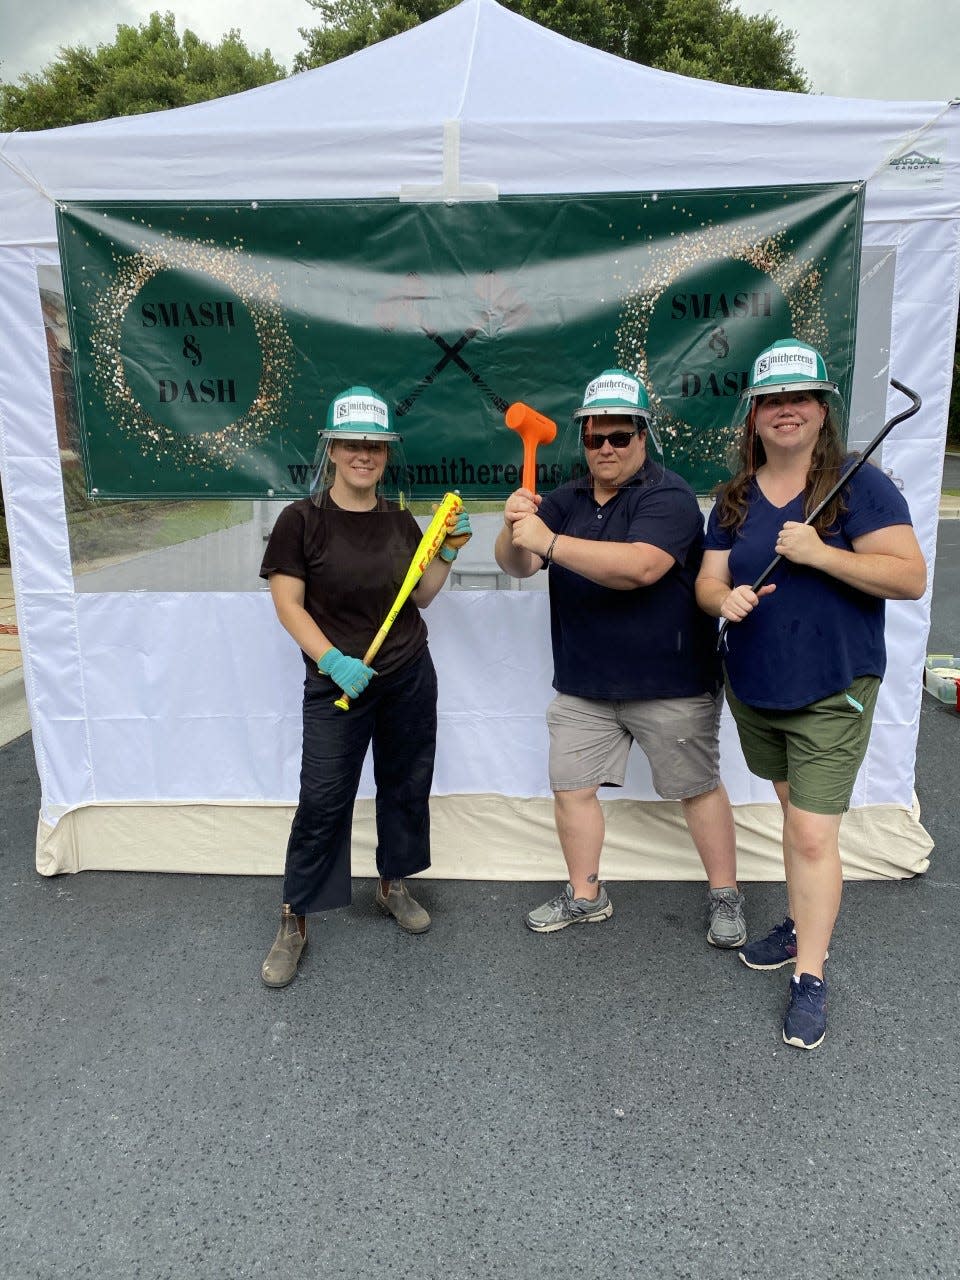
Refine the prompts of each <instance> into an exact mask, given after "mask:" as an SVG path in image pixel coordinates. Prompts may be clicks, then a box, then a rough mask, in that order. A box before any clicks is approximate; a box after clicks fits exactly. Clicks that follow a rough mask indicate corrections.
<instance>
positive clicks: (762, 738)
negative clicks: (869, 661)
mask: <svg viewBox="0 0 960 1280" xmlns="http://www.w3.org/2000/svg"><path fill="white" fill-rule="evenodd" d="M879 688H880V678H879V677H878V676H859V677H858V678H857V679H856V680H854V682H853V684H851V686H850V688H849V689H842V690H841V691H840V693H832V694H831V695H830V696H829V698H821V699H820V701H819V702H811V703H810V705H809V706H808V707H798V708H797V709H796V710H795V711H771V710H769V708H766V707H748V706H747V704H746V703H744V702H741V701H740V699H739V698H738V697H737V696H736V694H735V693H734V692H733V691H732V689H731V688H730V686H729V685H727V701H728V702H729V704H730V710H731V711H732V712H733V718H734V720H736V722H737V730H738V732H739V734H740V746H741V747H742V748H743V755H744V759H745V760H746V762H747V767H748V768H749V770H750V772H751V773H754V774H756V776H757V777H758V778H768V779H769V780H770V781H771V782H788V783H789V784H790V803H791V804H794V805H796V806H797V808H798V809H805V810H807V812H808V813H825V814H836V813H845V812H846V811H847V809H848V808H849V807H850V796H851V794H852V792H853V784H854V783H855V782H856V780H857V772H858V770H859V768H860V766H861V764H862V763H863V757H864V756H865V755H866V753H867V744H868V743H869V741H870V728H871V726H872V724H873V711H874V707H875V706H876V705H877V690H878V689H879Z"/></svg>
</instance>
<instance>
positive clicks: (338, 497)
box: [310, 431, 412, 511]
mask: <svg viewBox="0 0 960 1280" xmlns="http://www.w3.org/2000/svg"><path fill="white" fill-rule="evenodd" d="M410 477H411V472H410V469H409V467H408V466H407V460H406V457H405V456H404V452H403V441H402V440H401V438H400V436H399V435H396V434H395V433H393V432H390V433H387V432H368V433H364V432H362V431H328V432H324V433H323V434H322V435H321V437H320V440H319V441H318V443H317V452H316V455H315V456H314V460H313V482H312V484H311V486H310V499H311V501H312V502H313V504H314V506H316V507H320V508H321V509H323V508H327V509H332V510H347V511H402V510H404V509H406V508H407V507H409V506H410V503H411V501H412V484H411V481H410Z"/></svg>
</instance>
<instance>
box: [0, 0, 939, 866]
mask: <svg viewBox="0 0 960 1280" xmlns="http://www.w3.org/2000/svg"><path fill="white" fill-rule="evenodd" d="M832 182H842V183H846V182H850V183H854V184H855V183H860V182H863V183H865V184H866V199H865V221H864V232H863V249H864V252H863V266H864V269H863V274H862V279H861V298H860V317H861V319H860V324H859V327H858V341H857V366H856V376H855V389H854V403H853V406H852V414H851V418H852V423H853V427H852V440H853V442H854V443H857V442H862V440H864V439H866V438H869V437H870V436H872V435H873V434H874V433H875V431H876V429H877V427H878V425H879V419H881V418H883V417H885V416H888V415H889V414H890V413H893V412H896V411H898V410H899V409H900V408H902V407H903V402H902V401H901V400H900V399H899V398H898V397H897V396H896V394H895V393H894V392H889V403H888V402H887V399H886V396H885V390H884V389H885V388H886V387H887V382H888V378H889V375H890V373H891V372H893V373H894V375H895V376H897V377H899V378H900V379H901V380H902V381H905V382H908V383H909V384H910V385H911V386H914V387H916V388H917V389H918V390H919V391H920V393H921V395H922V396H923V409H922V411H921V413H920V414H919V415H918V416H917V417H916V418H914V419H912V420H911V422H910V424H909V428H908V429H905V430H904V431H903V432H894V433H892V435H891V436H890V437H889V438H888V440H887V442H886V443H885V445H884V450H883V465H884V467H885V468H886V469H888V470H890V471H891V472H892V473H893V474H894V475H896V476H897V477H898V478H900V479H902V482H903V486H904V492H905V494H906V496H907V498H908V501H909V503H910V507H911V511H912V513H913V517H914V521H915V524H916V528H917V532H918V535H919V538H920V541H921V545H922V546H923V548H924V550H925V552H926V554H927V558H928V562H929V563H930V565H931V566H932V564H933V552H934V546H935V540H936V528H937V511H938V501H939V489H940V474H941V459H942V455H943V444H944V437H945V431H946V417H947V408H948V402H949V394H950V381H951V370H952V361H953V346H954V337H955V326H956V316H957V301H958V291H960V113H958V110H957V105H956V104H942V103H930V102H880V101H859V100H858V101H847V100H841V99H834V98H826V97H812V96H804V95H795V94H782V93H771V92H766V91H760V90H747V89H738V88H731V87H729V86H724V85H718V84H712V83H707V82H703V81H698V80H687V79H684V78H681V77H677V76H673V75H669V74H666V73H663V72H658V71H653V70H650V69H649V68H646V67H642V66H638V65H636V64H633V63H629V62H626V61H623V60H621V59H618V58H615V57H611V56H609V55H607V54H602V53H598V52H596V51H594V50H592V49H589V48H586V47H583V46H581V45H578V44H575V43H573V42H571V41H569V40H566V39H564V38H562V37H560V36H557V35H555V34H553V33H551V32H549V31H546V30H544V29H542V28H540V27H538V26H536V25H535V24H533V23H530V22H528V21H527V20H525V19H523V18H520V17H518V16H516V15H515V14H513V13H511V12H509V11H508V10H505V9H503V8H501V7H500V6H499V5H497V4H496V3H495V0H464V3H462V4H460V5H459V6H458V7H457V8H455V9H452V10H450V11H449V12H447V13H445V14H443V15H442V16H441V17H439V18H436V19H434V20H433V21H431V22H429V23H426V24H424V25H423V26H421V27H418V28H416V29H415V30H413V31H410V32H407V33H405V34H403V35H401V36H397V37H395V38H394V39H392V40H389V41H386V42H384V43H383V44H380V45H376V46H374V47H372V48H370V49H367V50H364V51H362V52H361V53H358V54H355V55H354V56H352V57H350V58H346V59H344V60H342V61H341V62H338V63H335V64H333V65H331V66H328V67H324V68H321V69H319V70H317V71H312V72H307V73H304V74H302V75H298V76H294V77H292V78H290V79H289V80H286V81H282V82H280V83H278V84H274V85H269V86H266V87H264V88H261V89H256V90H252V91H250V92H248V93H244V94H240V95H237V96H236V97H233V98H228V99H221V100H218V101H214V102H208V103H203V104H200V105H198V106H196V107H190V108H184V109H181V110H177V111H169V112H162V113H156V114H151V115H144V116H137V117H130V118H125V119H118V120H110V121H104V122H101V123H98V124H92V125H84V126H77V127H74V128H69V129H58V130H50V131H48V132H44V133H37V134H13V135H7V136H5V137H3V138H2V139H0V266H2V270H0V332H2V335H3V341H2V343H0V468H2V477H3V487H4V495H5V500H6V511H7V521H8V525H9V529H10V534H11V544H12V554H13V570H14V580H15V591H16V597H17V604H18V621H19V625H20V631H21V644H22V650H23V658H24V676H25V683H26V689H27V696H28V702H29V707H30V715H31V724H32V729H33V741H34V746H35V751H36V757H37V765H38V770H39V774H40V780H41V785H42V810H41V815H40V823H39V828H38V841H37V861H38V867H39V869H40V870H41V871H43V872H45V873H50V874H52V873H54V872H58V871H70V870H79V869H82V868H129V869H134V868H144V869H153V870H161V869H167V870H183V871H217V872H235V873H249V872H278V871H279V870H280V868H281V865H282V856H283V848H284V844H285V837H286V830H287V826H288V823H289V817H290V814H291V810H292V804H293V802H294V800H295V795H296V789H297V769H298V762H299V701H300V684H301V677H302V667H301V665H300V658H299V655H298V654H297V653H296V652H295V651H294V648H293V646H292V644H291V642H290V640H289V638H288V637H287V636H286V635H285V634H284V633H283V632H282V631H281V630H280V628H279V626H278V625H277V624H276V621H275V619H274V617H273V612H272V608H271V605H270V601H269V597H268V596H266V595H265V594H264V593H263V592H257V591H233V590H230V591H210V592H203V591H199V592H198V591H193V592H178V591H165V590H164V591H149V592H147V591H132V592H131V591H102V592H97V591H93V592H91V591H85V592H80V591H78V590H77V589H76V585H75V580H74V575H73V572H72V566H71V558H70V548H69V541H68V534H67V523H66V514H65V506H64V496H63V488H62V479H61V466H60V457H59V452H58V442H57V433H56V427H55V422H54V413H53V402H52V395H51V380H50V370H49V366H48V360H47V346H46V337H45V330H44V324H43V319H42V315H41V306H40V299H39V292H38V269H40V268H44V267H47V266H51V265H55V264H56V263H57V262H58V254H57V244H56V231H55V217H54V213H55V204H56V202H57V201H70V200H95V201H103V200H122V199H130V200H140V201H145V200H177V201H186V200H195V199H234V198H236V199H254V198H259V199H268V198H276V199H312V198H341V197H342V198H356V197H371V196H387V197H391V196H392V197H400V198H401V199H433V200H436V199H449V200H456V199H484V198H495V197H496V195H497V194H502V195H507V194H537V193H578V192H580V193H587V192H592V193H598V192H608V191H609V192H614V191H637V190H647V191H656V190H664V191H676V190H683V189H724V188H730V187H749V186H761V185H762V186H771V185H780V184H783V185H796V184H804V183H832ZM573 394H576V389H574V390H573ZM255 555H256V549H255V548H253V549H251V558H252V559H253V558H254V557H255ZM887 616H888V626H887V634H888V649H889V654H890V663H889V671H888V676H887V679H886V681H885V683H884V686H883V690H882V694H881V700H880V704H879V708H878V712H877V717H876V724H875V729H874V734H873V738H872V742H871V747H870V751H869V754H868V756H867V759H866V761H865V763H864V767H863V769H862V771H861V775H860V778H859V780H858V783H857V788H856V791H855V794H854V808H853V810H852V811H851V813H850V815H848V817H847V819H846V820H845V823H844V836H843V851H844V857H845V866H846V871H847V874H849V875H854V876H857V875H859V876H885V875H894V876H896V875H908V874H912V873H914V872H916V871H919V870H923V869H924V868H925V867H926V865H927V863H926V855H927V853H928V852H929V848H930V841H929V839H928V837H927V836H926V833H925V832H924V831H923V828H922V827H921V826H920V823H919V817H918V813H917V810H916V805H915V799H914V758H915V746H916V736H917V727H918V717H919V703H920V691H921V671H922V667H923V659H924V652H925V642H926V635H927V630H928V622H929V593H928V595H927V597H926V598H925V599H924V600H923V601H920V602H918V603H910V604H906V603H896V604H891V605H888V615H887ZM427 620H428V622H429V625H430V634H431V645H432V648H433V651H434V655H435V659H436V661H437V665H438V668H439V670H440V673H441V700H440V715H441V730H440V743H439V750H438V760H437V771H436V779H435V792H436V796H435V839H434V846H435V854H434V862H435V866H434V873H435V874H439V875H449V876H465V877H480V878H486V877H489V878H499V877H508V876H518V877H526V878H555V877H557V876H558V875H559V874H560V869H561V860H560V856H559V851H558V847H557V845H556V841H555V837H554V834H553V827H552V819H551V807H550V802H549V799H548V795H549V792H548V788H547V781H546V769H545V758H546V736H545V729H544V726H543V712H544V708H545V705H546V702H547V700H548V698H549V696H550V688H549V686H550V677H551V663H550V657H549V642H548V620H547V614H546V601H545V597H544V594H543V593H542V592H540V591H472V592H465V591H445V592H444V593H443V594H442V595H441V596H440V597H439V598H438V600H437V601H436V602H435V603H434V605H433V606H432V607H431V609H430V612H429V614H428V615H427ZM723 751H724V755H723V773H724V777H725V780H726V782H727V786H728V789H729V790H730V793H731V798H732V799H733V801H734V803H735V805H737V817H738V826H739V832H740V849H741V874H742V876H743V878H745V879H763V878H777V877H779V875H780V874H781V868H780V859H779V845H778V838H777V832H778V825H777V818H778V812H779V809H778V806H776V804H775V803H774V798H773V792H772V790H771V789H770V788H769V787H768V786H767V785H766V784H763V783H760V782H758V781H757V780H756V779H753V778H751V776H750V775H749V773H748V772H747V770H746V768H745V766H744V763H743V760H742V757H741V756H740V752H739V748H738V746H737V743H736V735H735V732H734V731H733V730H732V726H731V725H730V724H729V723H725V726H724V732H723ZM637 755H638V758H637V759H636V760H634V761H633V762H632V764H631V772H630V774H629V776H628V786H627V787H626V788H625V789H624V791H623V792H622V793H617V794H618V795H621V796H622V797H623V798H622V799H618V800H613V801H610V802H609V804H608V806H607V808H608V855H607V857H606V860H605V874H606V875H607V876H608V877H609V878H618V877H623V878H632V877H649V878H696V877H698V876H699V875H700V874H701V873H700V869H699V864H698V862H697V860H696V857H695V854H694V852H693V849H692V846H691V845H690V843H689V840H688V838H687V836H686V834H685V831H684V829H683V827H682V823H680V821H679V816H678V812H677V807H676V806H673V805H669V804H665V803H663V802H656V801H655V795H654V792H653V790H652V787H651V784H650V780H649V775H648V773H647V771H646V768H645V765H644V763H643V761H642V760H641V759H640V758H639V753H637ZM371 794H372V785H371V780H370V779H369V778H368V779H366V780H365V783H364V788H363V790H362V792H361V795H362V796H363V797H367V798H365V799H362V800H361V802H360V804H359V805H358V811H357V822H356V842H355V844H356V849H357V859H356V863H355V867H356V870H357V872H358V873H369V872H370V871H371V869H372V849H373V835H372V819H371V810H372V805H371V802H370V800H369V796H370V795H371ZM147 808H149V809H150V812H149V813H146V812H145V810H146V809H147Z"/></svg>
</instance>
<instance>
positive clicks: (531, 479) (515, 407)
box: [503, 400, 557, 493]
mask: <svg viewBox="0 0 960 1280" xmlns="http://www.w3.org/2000/svg"><path fill="white" fill-rule="evenodd" d="M503 417H504V421H505V422H506V424H507V426H508V427H509V428H510V430H511V431H516V433H517V435H518V436H519V437H520V439H521V440H522V441H523V481H522V483H523V487H524V489H529V490H530V492H531V493H536V491H537V445H538V444H549V443H550V442H551V440H553V439H554V438H555V436H556V434H557V424H556V423H555V422H554V421H553V419H552V418H548V417H547V416H546V415H545V414H542V413H538V412H537V410H536V409H531V408H530V406H529V405H528V404H524V403H523V402H522V401H521V400H517V401H515V402H514V403H513V404H512V405H510V406H509V408H508V409H507V411H506V413H505V414H504V415H503Z"/></svg>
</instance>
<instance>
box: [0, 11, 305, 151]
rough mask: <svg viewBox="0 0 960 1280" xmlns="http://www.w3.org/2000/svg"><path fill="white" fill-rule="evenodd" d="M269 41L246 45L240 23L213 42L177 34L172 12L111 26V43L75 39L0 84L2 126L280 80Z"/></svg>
mask: <svg viewBox="0 0 960 1280" xmlns="http://www.w3.org/2000/svg"><path fill="white" fill-rule="evenodd" d="M284 74H285V73H284V69H283V67H281V66H280V65H279V64H278V63H276V62H275V61H274V60H273V56H272V55H271V53H270V51H269V49H268V50H266V51H264V52H263V53H261V54H254V53H251V52H250V51H249V50H248V49H247V46H246V45H245V44H244V42H243V40H242V39H241V38H240V33H239V32H238V31H235V30H234V31H228V32H227V34H226V35H225V36H224V37H223V39H222V40H221V41H220V43H219V44H216V45H212V44H208V43H207V42H206V41H204V40H201V39H199V38H198V37H197V36H195V35H194V33H193V32H192V31H189V30H186V31H184V33H183V36H182V37H181V36H179V35H178V34H177V29H176V25H175V23H174V17H173V14H172V13H167V14H162V15H161V14H160V13H152V14H151V15H150V17H149V19H148V20H147V21H146V22H144V23H141V25H140V26H139V27H130V26H125V25H123V24H120V25H118V27H117V36H116V39H115V40H114V42H113V44H109V45H108V44H101V45H98V46H97V48H96V50H95V51H91V50H90V49H87V48H85V47H84V46H83V45H76V46H75V47H72V48H62V49H61V50H60V53H59V55H58V57H57V58H56V59H55V60H54V61H53V62H51V63H50V64H49V65H48V66H47V67H45V68H44V69H43V70H42V71H41V72H39V73H38V74H36V75H30V74H27V75H22V76H20V78H19V80H18V81H17V83H16V84H4V85H0V129H3V130H12V129H53V128H57V127H59V126H61V125H68V124H84V123H87V122H89V121H91V120H106V119H110V118H112V117H114V116H129V115H136V114H138V113H139V112H141V111H163V110H165V109H166V108H168V107H185V106H189V105H191V104H192V103H194V102H205V101H207V99H209V98H221V97H224V96H225V95H226V94H230V93H239V92H241V90H243V89H253V88H256V87H257V86H258V85H261V84H269V83H270V82H271V81H272V80H281V79H282V78H283V76H284Z"/></svg>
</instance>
